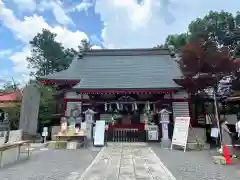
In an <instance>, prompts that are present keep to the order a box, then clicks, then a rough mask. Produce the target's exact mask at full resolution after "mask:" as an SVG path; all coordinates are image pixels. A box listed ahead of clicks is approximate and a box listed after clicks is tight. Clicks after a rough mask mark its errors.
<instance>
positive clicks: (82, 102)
mask: <svg viewBox="0 0 240 180" xmlns="http://www.w3.org/2000/svg"><path fill="white" fill-rule="evenodd" d="M180 76H182V73H181V70H180V69H179V67H178V64H177V62H176V61H175V59H174V58H173V57H172V54H171V52H170V51H169V49H100V50H99V49H98V50H89V51H87V52H85V53H84V56H83V58H81V59H77V58H76V59H74V60H73V61H72V63H71V65H70V66H69V68H68V69H66V70H63V71H60V72H56V73H53V74H50V75H48V76H42V77H40V81H41V82H42V83H44V84H46V85H49V84H55V85H58V87H59V90H60V92H61V93H59V94H58V103H57V104H58V106H59V107H58V111H59V112H58V113H60V114H64V115H65V116H66V117H70V116H72V112H74V111H75V110H76V109H78V110H79V111H80V113H79V114H80V116H81V117H79V119H80V120H82V121H84V119H85V114H86V113H84V112H86V111H87V110H88V109H92V110H93V111H94V112H96V114H94V117H93V121H96V120H105V121H106V122H107V123H108V124H109V127H108V130H109V131H112V130H113V129H117V130H120V129H134V131H135V130H137V131H139V132H140V131H144V124H145V123H148V122H151V123H154V124H156V125H159V126H161V124H160V122H159V116H160V115H159V113H158V112H159V111H160V110H161V109H163V107H170V108H171V112H172V113H171V115H170V123H171V122H173V119H174V118H175V117H177V116H189V113H191V104H189V103H190V102H189V95H188V93H187V92H186V91H185V90H184V89H183V88H182V87H181V86H179V85H177V84H176V83H175V82H174V79H178V78H180ZM146 115H147V117H148V118H147V122H146ZM59 119H60V118H59ZM59 121H60V120H59ZM159 129H161V128H159ZM123 134H124V133H123ZM123 134H122V136H128V135H129V134H128V133H125V134H124V135H123ZM160 134H161V133H160ZM129 136H130V135H129ZM125 138H126V137H125ZM136 138H138V137H136ZM120 139H121V138H120ZM122 139H124V138H122ZM136 140H137V141H140V139H136Z"/></svg>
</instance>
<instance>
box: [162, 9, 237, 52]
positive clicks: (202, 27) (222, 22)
mask: <svg viewBox="0 0 240 180" xmlns="http://www.w3.org/2000/svg"><path fill="white" fill-rule="evenodd" d="M200 38H201V39H202V40H204V41H208V40H212V41H214V42H216V43H217V44H218V45H219V46H227V47H229V49H230V52H231V51H235V49H236V47H239V42H240V13H239V12H237V14H236V16H234V15H233V14H231V13H228V12H225V11H221V12H214V11H210V12H209V13H208V14H207V15H206V16H204V17H203V18H197V19H196V20H194V21H192V22H191V23H190V24H189V26H188V30H187V32H186V33H181V34H174V35H169V36H168V37H167V38H166V40H165V46H173V47H174V48H175V49H181V48H182V47H183V46H184V45H186V44H188V43H189V42H192V41H196V40H198V39H200Z"/></svg>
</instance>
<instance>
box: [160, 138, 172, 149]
mask: <svg viewBox="0 0 240 180" xmlns="http://www.w3.org/2000/svg"><path fill="white" fill-rule="evenodd" d="M160 146H161V148H164V149H169V148H170V146H171V141H170V139H169V140H163V139H162V141H161V143H160Z"/></svg>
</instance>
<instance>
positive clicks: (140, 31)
mask: <svg viewBox="0 0 240 180" xmlns="http://www.w3.org/2000/svg"><path fill="white" fill-rule="evenodd" d="M239 8H240V0H231V1H226V0H181V1H179V0H0V37H1V39H0V61H1V66H0V84H1V83H3V82H4V81H7V80H11V78H12V77H13V78H14V79H15V80H16V81H19V82H21V83H25V82H27V81H28V79H29V76H28V74H29V69H28V68H27V62H26V57H27V56H30V47H29V45H28V42H29V41H30V40H31V39H32V38H33V37H34V36H35V35H36V34H37V33H38V32H41V30H42V28H47V29H49V30H51V31H52V32H54V33H56V34H57V38H56V39H57V41H59V42H61V43H62V44H63V45H64V46H65V47H68V48H69V47H71V48H76V47H77V45H78V44H79V42H80V41H81V39H86V38H87V39H89V40H90V41H91V43H93V44H95V46H94V48H103V47H105V48H146V47H153V46H155V45H157V44H162V43H163V42H164V40H165V38H166V36H167V35H168V34H175V33H181V32H185V31H186V30H187V27H188V24H189V23H190V22H191V21H192V20H194V19H196V18H197V17H203V16H204V15H205V14H207V13H208V12H209V11H210V10H213V11H221V10H224V11H228V12H231V13H234V14H235V13H236V12H237V10H240V9H239Z"/></svg>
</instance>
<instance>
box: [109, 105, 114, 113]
mask: <svg viewBox="0 0 240 180" xmlns="http://www.w3.org/2000/svg"><path fill="white" fill-rule="evenodd" d="M112 111H113V110H112V105H111V104H109V109H108V112H112Z"/></svg>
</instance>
